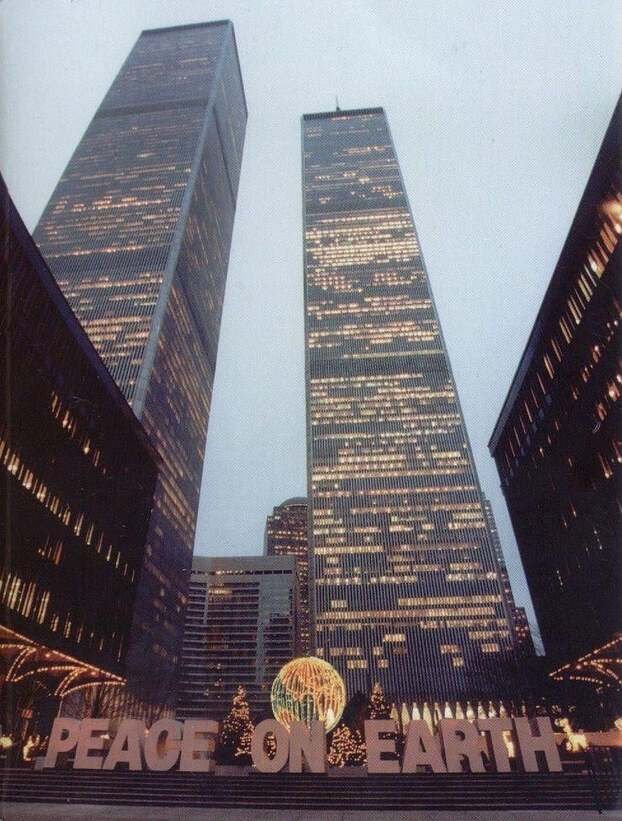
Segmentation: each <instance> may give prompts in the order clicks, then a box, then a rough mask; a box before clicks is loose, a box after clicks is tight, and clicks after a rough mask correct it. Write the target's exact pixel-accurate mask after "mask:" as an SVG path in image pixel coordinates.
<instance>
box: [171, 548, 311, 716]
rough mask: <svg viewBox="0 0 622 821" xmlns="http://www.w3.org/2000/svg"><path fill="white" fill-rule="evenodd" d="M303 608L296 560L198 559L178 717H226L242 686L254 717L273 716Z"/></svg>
mask: <svg viewBox="0 0 622 821" xmlns="http://www.w3.org/2000/svg"><path fill="white" fill-rule="evenodd" d="M297 604H298V579H297V573H296V559H295V558H294V557H293V556H236V557H233V556H227V557H225V558H211V557H210V558H207V557H205V556H196V557H195V558H194V560H193V562H192V577H191V580H190V593H189V601H188V607H187V610H186V630H185V633H184V643H183V650H182V664H181V672H180V677H179V698H178V707H177V717H178V718H180V719H186V718H205V717H209V718H213V719H216V720H221V719H223V718H224V717H225V716H226V715H227V713H228V712H229V710H230V709H231V701H232V699H233V696H234V695H235V692H236V690H237V688H238V687H239V686H240V685H241V686H242V687H244V689H245V690H246V693H247V696H248V701H249V704H250V706H251V708H252V710H253V718H254V719H255V720H256V721H257V720H261V719H262V718H269V717H271V716H272V713H271V710H270V690H271V688H272V682H273V680H274V678H275V676H276V674H277V673H278V672H279V670H280V669H281V667H282V666H283V665H284V664H285V663H286V662H288V661H291V659H292V658H294V656H295V655H297V653H298V648H297V645H296V633H297V631H296V616H297Z"/></svg>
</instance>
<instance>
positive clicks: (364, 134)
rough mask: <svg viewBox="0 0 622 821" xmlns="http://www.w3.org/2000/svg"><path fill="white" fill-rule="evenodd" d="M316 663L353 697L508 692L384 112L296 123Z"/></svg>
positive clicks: (459, 429)
mask: <svg viewBox="0 0 622 821" xmlns="http://www.w3.org/2000/svg"><path fill="white" fill-rule="evenodd" d="M302 137H303V187H304V192H303V193H304V231H305V239H304V243H305V248H304V251H305V256H304V259H305V313H306V346H307V361H306V372H307V378H306V385H307V426H308V427H307V430H308V474H309V477H308V478H309V504H310V507H311V517H310V518H311V523H312V526H311V534H310V535H311V541H312V544H311V550H310V553H311V556H312V562H311V564H312V577H313V582H314V590H315V620H316V638H317V653H318V655H320V656H323V657H324V658H326V659H327V660H328V661H330V662H331V663H332V664H334V665H335V666H336V667H337V669H338V670H339V671H340V673H341V674H342V675H343V676H344V678H345V681H346V685H347V688H348V693H349V695H352V694H353V692H354V691H355V690H363V691H368V690H369V689H370V686H371V685H372V684H373V683H375V682H376V681H377V682H379V683H380V684H381V685H382V687H383V688H384V690H385V692H386V693H387V694H388V695H390V696H391V697H392V698H393V699H395V700H396V701H397V700H398V699H400V700H408V699H415V698H417V699H421V698H427V699H429V700H430V701H434V700H441V699H448V700H454V699H463V698H472V697H474V696H476V695H479V696H482V697H486V696H492V695H498V694H504V690H505V693H507V684H506V683H504V682H503V680H502V678H503V673H502V671H503V670H504V669H505V665H504V662H505V661H508V662H509V661H511V660H512V658H511V657H512V656H513V649H514V648H513V637H512V633H511V624H510V620H509V614H508V608H507V603H506V600H505V595H504V591H503V589H502V586H501V583H500V578H499V570H498V566H497V562H496V559H495V555H494V551H493V548H492V545H491V539H490V534H489V531H488V528H487V524H486V520H485V517H484V512H483V507H482V494H481V491H480V488H479V484H478V479H477V475H476V472H475V466H474V463H473V457H472V455H471V452H470V448H469V443H468V439H467V434H466V430H465V426H464V421H463V418H462V413H461V410H460V406H459V403H458V397H457V394H456V386H455V384H454V380H453V378H452V374H451V370H450V366H449V359H448V356H447V352H446V349H445V346H444V343H443V338H442V334H441V329H440V326H439V321H438V316H437V313H436V309H435V307H434V302H433V299H432V294H431V291H430V286H429V282H428V277H427V274H426V270H425V266H424V263H423V258H422V256H421V250H420V247H419V242H418V240H417V235H416V232H415V227H414V223H413V219H412V216H411V212H410V208H409V205H408V200H407V197H406V192H405V190H404V186H403V182H402V179H401V176H400V169H399V166H398V162H397V158H396V155H395V150H394V148H393V144H392V141H391V136H390V133H389V128H388V124H387V120H386V117H385V114H384V111H383V109H381V108H370V109H363V110H358V111H339V110H337V111H333V112H330V113H324V114H308V115H305V116H304V117H303V121H302Z"/></svg>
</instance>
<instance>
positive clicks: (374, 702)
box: [367, 682, 391, 719]
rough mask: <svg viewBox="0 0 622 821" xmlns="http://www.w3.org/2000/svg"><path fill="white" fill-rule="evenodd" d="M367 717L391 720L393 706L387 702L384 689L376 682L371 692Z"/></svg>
mask: <svg viewBox="0 0 622 821" xmlns="http://www.w3.org/2000/svg"><path fill="white" fill-rule="evenodd" d="M367 715H368V716H369V718H372V719H378V718H390V717H391V705H390V704H389V703H388V702H387V701H386V699H385V697H384V692H383V691H382V687H381V686H380V684H378V682H376V683H375V684H374V686H373V689H372V691H371V696H370V699H369V704H368V705H367Z"/></svg>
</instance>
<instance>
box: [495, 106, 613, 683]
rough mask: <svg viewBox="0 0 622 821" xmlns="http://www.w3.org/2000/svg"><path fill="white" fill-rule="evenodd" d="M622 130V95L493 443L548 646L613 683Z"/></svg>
mask: <svg viewBox="0 0 622 821" xmlns="http://www.w3.org/2000/svg"><path fill="white" fill-rule="evenodd" d="M621 129H622V106H621V104H620V102H619V103H618V105H617V107H616V110H615V112H614V115H613V119H612V121H611V124H610V126H609V128H608V130H607V133H606V135H605V138H604V141H603V144H602V147H601V149H600V151H599V153H598V156H597V158H596V162H595V165H594V168H593V170H592V173H591V175H590V178H589V180H588V182H587V186H586V189H585V192H584V194H583V197H582V198H581V201H580V203H579V207H578V209H577V213H576V215H575V217H574V220H573V222H572V225H571V227H570V231H569V234H568V238H567V239H566V242H565V243H564V246H563V248H562V252H561V255H560V258H559V261H558V263H557V265H556V267H555V270H554V272H553V277H552V279H551V283H550V285H549V287H548V289H547V292H546V294H545V297H544V300H543V303H542V306H541V307H540V310H539V312H538V315H537V317H536V321H535V325H534V327H533V330H532V332H531V335H530V336H529V340H528V342H527V347H526V348H525V352H524V354H523V356H522V358H521V361H520V363H519V365H518V369H517V371H516V375H515V377H514V380H513V382H512V385H511V387H510V390H509V393H508V396H507V398H506V400H505V403H504V405H503V408H502V410H501V414H500V416H499V419H498V421H497V424H496V426H495V429H494V432H493V435H492V438H491V440H490V443H489V447H490V451H491V453H492V454H493V456H494V458H495V461H496V464H497V469H498V471H499V475H500V477H501V483H502V488H503V492H504V494H505V498H506V501H507V504H508V508H509V511H510V516H511V519H512V524H513V527H514V532H515V534H516V540H517V542H518V546H519V549H520V553H521V557H522V560H523V565H524V567H525V572H526V575H527V581H528V583H529V589H530V591H531V597H532V599H533V603H534V607H535V610H536V615H537V617H538V622H539V625H540V630H541V634H542V639H543V642H544V647H545V650H546V652H547V655H548V656H549V657H550V658H551V659H552V660H553V662H558V663H560V662H565V663H567V664H568V665H569V666H568V667H566V668H565V671H566V673H565V674H566V675H568V676H575V677H576V676H578V677H579V678H583V679H584V680H585V682H586V683H589V680H591V684H592V685H593V686H598V687H603V688H606V687H608V686H609V685H613V686H614V687H619V685H618V684H617V683H616V677H619V676H620V673H622V664H621V656H622V653H620V649H621V647H620V644H621V642H620V641H618V643H617V645H616V644H615V642H614V643H613V644H611V642H613V641H614V638H615V637H616V635H617V634H619V632H620V630H621V628H622V608H621V607H620V602H621V601H622V598H621V594H622V588H621V563H620V537H621V527H620V523H621V513H622V497H621V493H620V490H621V487H622V483H621V478H622V469H621V465H622V444H621V442H620V406H621V403H620V394H621V392H622V367H621V364H620V321H621V318H622V297H621V295H620V272H621V256H620V253H621V251H620V242H619V238H620V234H621V233H622V174H621V170H622V169H621V166H620V156H621V155H620V134H621ZM605 644H607V645H608V649H607V651H606V652H605V653H604V654H603V653H600V652H598V648H600V647H602V646H603V645H605ZM582 656H585V660H584V662H583V663H582V668H581V669H577V666H576V665H574V662H575V661H576V660H577V659H578V658H579V657H582ZM603 659H604V662H603ZM608 664H610V665H611V667H610V668H608V667H607V665H608ZM607 671H608V672H607ZM618 681H619V678H618Z"/></svg>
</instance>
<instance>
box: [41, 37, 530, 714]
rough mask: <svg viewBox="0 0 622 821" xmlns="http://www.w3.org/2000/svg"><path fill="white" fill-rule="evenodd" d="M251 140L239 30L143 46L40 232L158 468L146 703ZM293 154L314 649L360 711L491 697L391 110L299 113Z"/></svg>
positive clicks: (146, 587)
mask: <svg viewBox="0 0 622 821" xmlns="http://www.w3.org/2000/svg"><path fill="white" fill-rule="evenodd" d="M246 119H247V108H246V101H245V97H244V91H243V85H242V78H241V74H240V66H239V61H238V56H237V50H236V44H235V37H234V32H233V26H232V24H231V22H229V21H219V22H213V23H205V24H198V25H189V26H181V27H175V28H166V29H157V30H151V31H145V32H143V33H142V34H141V36H140V38H139V39H138V41H137V43H136V45H135V46H134V48H133V50H132V52H131V53H130V55H129V57H128V59H127V60H126V62H125V63H124V65H123V66H122V68H121V70H120V72H119V74H118V76H117V78H116V79H115V81H114V83H113V84H112V86H111V88H110V90H109V92H108V93H107V95H106V97H105V98H104V100H103V102H102V104H101V105H100V107H99V108H98V110H97V112H96V113H95V116H94V117H93V120H92V121H91V123H90V125H89V127H88V129H87V131H86V133H85V135H84V137H83V138H82V140H81V142H80V144H79V145H78V147H77V149H76V151H75V153H74V155H73V157H72V158H71V160H70V162H69V165H68V166H67V168H66V170H65V172H64V174H63V176H62V178H61V180H60V182H59V183H58V185H57V187H56V189H55V191H54V193H53V195H52V198H51V200H50V202H49V203H48V205H47V207H46V209H45V211H44V213H43V216H42V217H41V220H40V222H39V224H38V226H37V229H36V231H35V235H34V236H35V239H36V241H37V243H38V245H39V248H40V250H41V252H42V253H43V255H44V257H45V258H46V260H47V262H48V264H49V266H50V268H51V269H52V271H53V273H54V275H55V277H56V279H57V281H58V283H59V285H60V287H61V289H62V291H63V293H64V295H65V296H66V298H67V299H68V301H69V303H70V305H71V307H72V309H73V311H74V312H75V314H76V316H77V317H78V319H79V321H80V322H81V324H82V325H83V327H84V328H85V330H86V332H87V333H88V335H89V337H90V339H91V341H92V342H93V344H94V346H95V348H96V349H97V351H98V352H99V354H100V356H101V357H102V359H103V361H104V363H105V364H106V366H107V368H108V370H109V372H110V374H111V375H112V377H113V378H114V380H115V381H116V383H117V384H118V386H119V387H120V388H121V390H122V392H123V394H124V395H125V397H126V399H127V401H128V402H129V404H130V405H131V407H132V409H133V411H134V413H135V414H136V416H137V417H138V418H139V419H140V421H141V422H142V425H143V427H144V428H145V430H146V432H147V434H148V436H149V438H150V439H151V442H152V443H153V445H155V447H156V448H157V450H158V451H159V453H160V456H161V458H162V465H161V469H160V475H159V479H158V483H157V487H156V491H155V496H154V504H153V511H152V514H151V519H150V524H149V531H148V536H147V544H146V549H145V553H144V560H143V564H142V570H141V574H140V578H139V582H138V587H137V597H136V601H135V606H134V617H133V624H132V627H131V635H130V641H129V650H128V654H127V658H126V668H127V674H128V679H129V682H130V684H131V685H132V686H133V687H134V688H135V691H136V692H137V693H140V695H141V698H142V699H144V700H147V701H149V702H151V703H163V702H165V701H166V700H167V698H168V697H169V696H170V693H171V692H172V691H173V687H174V679H175V672H176V668H177V666H178V662H179V654H180V648H181V638H182V631H183V616H184V607H185V604H186V597H187V577H188V569H189V568H190V565H191V561H192V551H193V544H194V536H195V525H196V516H197V508H198V502H199V492H200V485H201V475H202V467H203V456H204V446H205V438H206V433H207V425H208V417H209V408H210V399H211V392H212V384H213V379H214V372H215V365H216V353H217V346H218V334H219V326H220V319H221V313H222V306H223V300H224V292H225V281H226V271H227V264H228V258H229V248H230V242H231V232H232V226H233V218H234V212H235V206H236V195H237V190H238V181H239V175H240V166H241V158H242V146H243V141H244V133H245V126H246ZM302 140H303V169H302V171H303V192H304V211H303V225H304V260H305V264H304V287H305V329H306V337H305V338H306V393H307V402H306V407H307V470H308V497H309V550H310V590H311V604H312V622H311V638H312V645H315V653H316V654H317V655H319V656H321V657H323V658H325V659H326V660H327V661H330V662H331V663H332V664H333V665H334V666H335V667H336V668H337V669H338V670H339V672H340V673H341V674H342V676H343V677H344V679H345V682H346V686H347V689H348V693H350V694H351V693H353V692H355V691H356V690H361V691H363V692H368V691H369V690H370V689H371V686H372V685H373V684H374V683H375V682H379V683H380V684H381V685H382V686H383V688H384V690H385V692H386V693H388V694H390V695H391V696H392V697H393V698H394V699H396V700H397V699H402V700H405V699H413V698H422V697H425V698H429V699H431V700H432V699H434V700H441V699H460V698H467V697H474V696H489V697H492V696H494V695H499V694H500V693H501V692H502V690H503V678H504V676H505V675H506V672H507V665H510V666H511V662H512V658H513V651H514V647H513V642H514V638H513V629H512V614H511V612H510V605H509V603H508V600H507V595H506V593H505V591H504V589H503V586H502V584H501V581H500V572H499V566H498V561H497V559H496V557H495V553H494V549H493V545H492V542H491V536H490V530H489V526H488V524H487V522H486V519H485V515H484V510H483V500H482V493H481V490H480V487H479V484H478V479H477V475H476V471H475V466H474V462H473V457H472V454H471V451H470V448H469V443H468V438H467V434H466V429H465V425H464V420H463V417H462V413H461V410H460V406H459V402H458V397H457V392H456V387H455V383H454V380H453V377H452V374H451V369H450V366H449V359H448V356H447V351H446V349H445V345H444V342H443V338H442V333H441V329H440V325H439V321H438V316H437V313H436V308H435V306H434V301H433V298H432V294H431V290H430V285H429V281H428V277H427V273H426V270H425V266H424V263H423V258H422V255H421V249H420V246H419V242H418V239H417V235H416V232H415V227H414V223H413V219H412V215H411V212H410V208H409V204H408V199H407V197H406V193H405V190H404V185H403V182H402V178H401V175H400V169H399V166H398V162H397V158H396V154H395V150H394V147H393V144H392V141H391V135H390V132H389V128H388V124H387V119H386V116H385V113H384V111H383V110H382V109H381V108H369V109H362V110H356V111H340V110H337V111H333V112H329V113H324V114H308V115H304V116H303V118H302ZM249 252H250V249H249ZM294 274H295V272H293V274H292V275H294ZM257 287H259V288H260V287H261V283H259V282H258V283H257ZM111 606H112V605H111Z"/></svg>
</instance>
